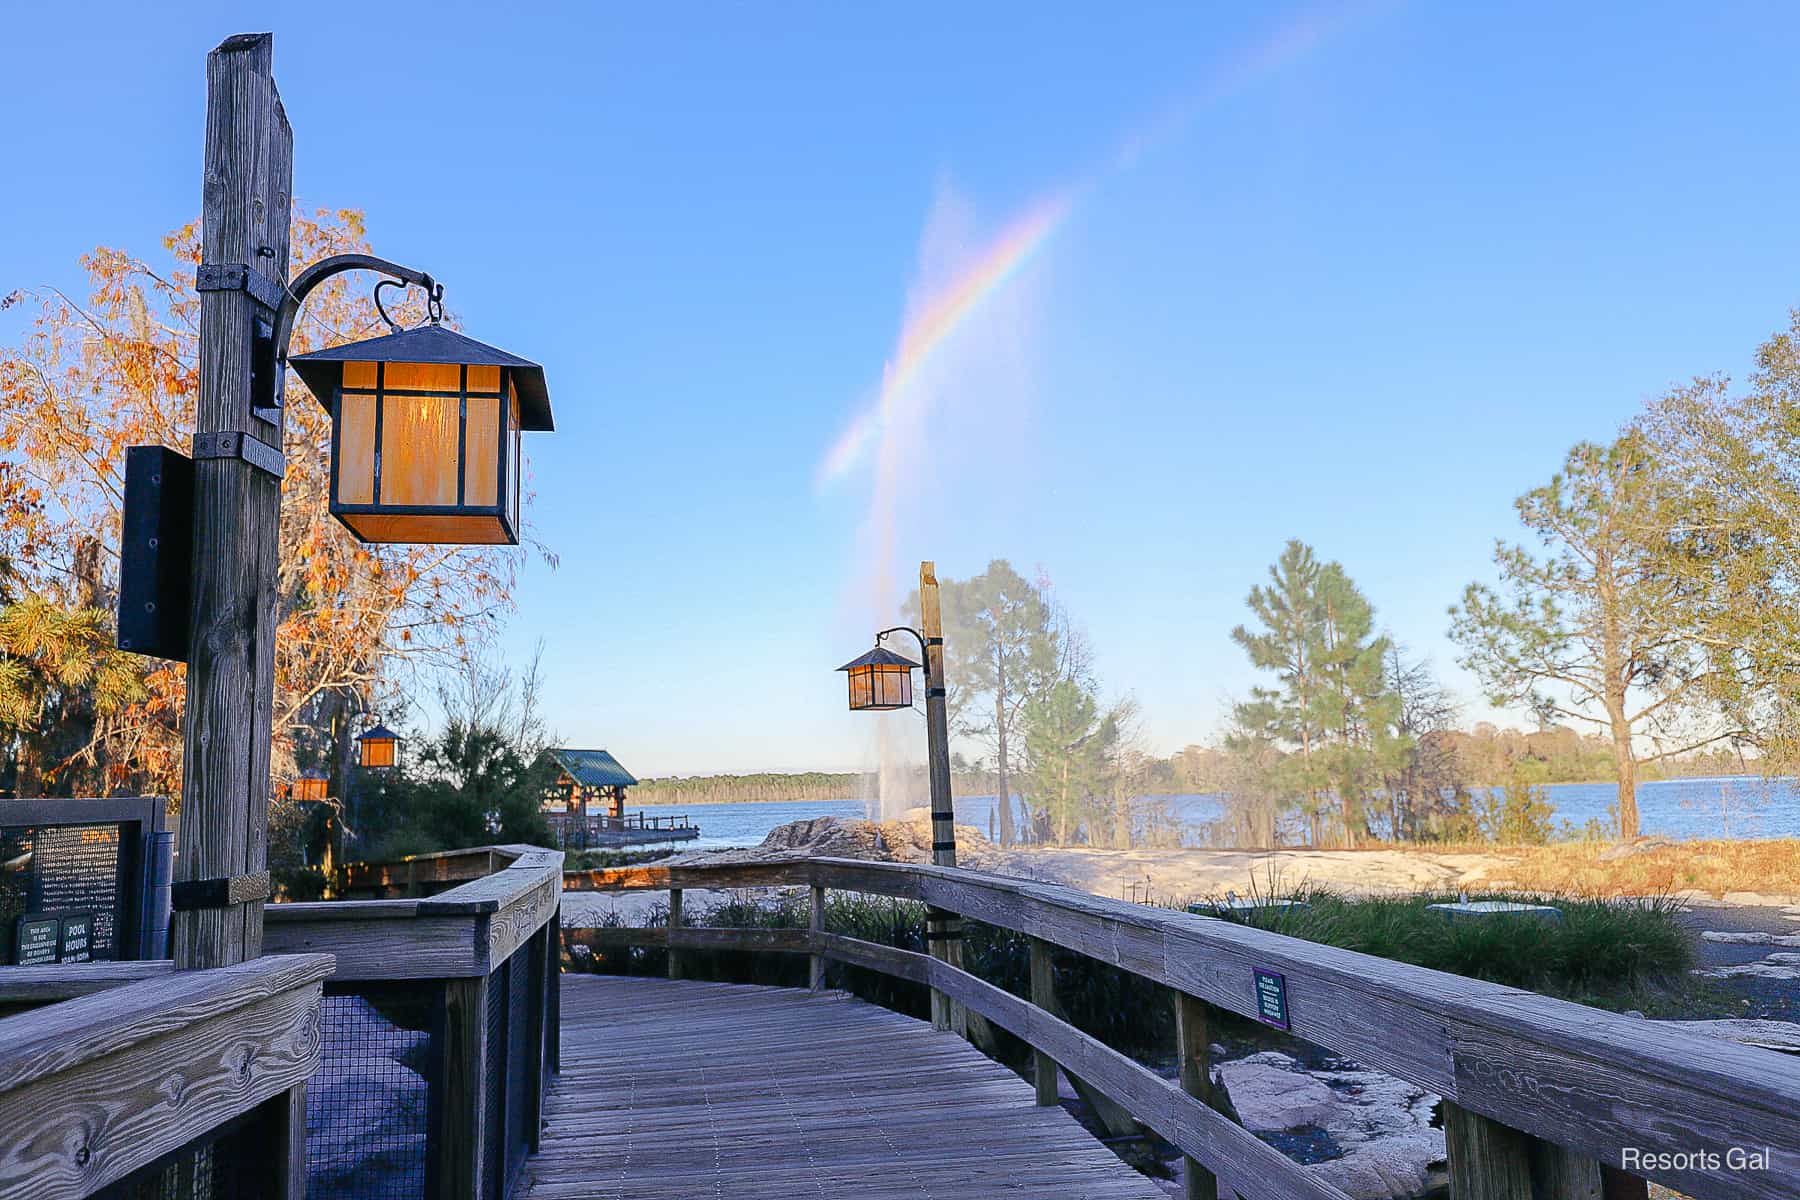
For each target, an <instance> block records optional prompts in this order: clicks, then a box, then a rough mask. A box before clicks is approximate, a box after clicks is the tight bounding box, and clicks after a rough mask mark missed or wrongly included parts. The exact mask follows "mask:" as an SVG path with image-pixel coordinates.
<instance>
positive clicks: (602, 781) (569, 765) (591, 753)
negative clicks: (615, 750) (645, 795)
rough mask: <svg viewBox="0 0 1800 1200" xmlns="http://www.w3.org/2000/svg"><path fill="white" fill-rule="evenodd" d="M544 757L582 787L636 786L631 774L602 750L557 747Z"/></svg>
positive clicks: (545, 752)
mask: <svg viewBox="0 0 1800 1200" xmlns="http://www.w3.org/2000/svg"><path fill="white" fill-rule="evenodd" d="M544 755H545V757H547V758H549V759H550V761H552V762H554V763H555V764H556V765H557V766H559V767H561V768H562V769H563V770H564V771H565V772H567V773H568V775H569V777H570V778H571V779H573V780H574V781H575V782H576V783H579V784H580V785H581V786H582V787H636V786H637V780H636V779H634V778H633V777H632V774H631V772H630V771H627V770H626V769H625V768H624V766H623V765H622V764H621V763H620V762H619V760H618V759H616V758H614V757H613V756H612V755H610V754H608V753H607V752H606V751H604V750H571V749H569V748H567V747H564V746H557V747H555V748H553V749H549V750H545V751H544Z"/></svg>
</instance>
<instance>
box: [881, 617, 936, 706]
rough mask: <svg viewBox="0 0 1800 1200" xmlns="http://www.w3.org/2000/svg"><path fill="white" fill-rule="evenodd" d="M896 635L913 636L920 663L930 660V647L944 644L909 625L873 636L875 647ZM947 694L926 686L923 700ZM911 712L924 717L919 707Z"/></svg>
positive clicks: (896, 627)
mask: <svg viewBox="0 0 1800 1200" xmlns="http://www.w3.org/2000/svg"><path fill="white" fill-rule="evenodd" d="M896 633H910V634H912V635H913V640H914V641H916V642H918V643H919V660H920V662H921V663H923V662H928V661H929V660H930V657H931V651H930V647H932V646H942V645H943V644H944V639H943V638H941V637H934V638H928V637H926V636H925V635H924V634H922V633H920V632H919V631H918V630H916V629H914V628H913V627H912V626H911V625H896V626H894V627H893V628H892V629H884V630H882V631H881V632H880V633H878V634H876V635H875V644H876V645H877V646H879V645H881V643H882V642H883V641H885V640H886V639H887V638H888V637H889V636H890V635H892V634H896ZM949 694H950V693H949V692H948V691H947V690H946V689H944V688H941V687H929V686H928V687H926V689H925V698H926V699H927V700H936V699H938V698H939V697H943V696H948V695H949ZM913 711H914V712H917V713H919V715H920V716H924V713H923V712H922V711H921V710H920V709H919V707H918V706H917V705H914V706H913Z"/></svg>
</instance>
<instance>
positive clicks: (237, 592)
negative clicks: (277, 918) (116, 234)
mask: <svg viewBox="0 0 1800 1200" xmlns="http://www.w3.org/2000/svg"><path fill="white" fill-rule="evenodd" d="M273 58H274V54H273V39H272V37H271V36H270V35H269V34H266V33H259V34H240V35H238V36H236V37H231V38H227V39H226V40H225V41H224V42H223V43H221V44H220V46H219V48H218V49H216V50H214V51H213V52H212V53H211V54H209V55H208V56H207V59H206V84H207V88H206V174H205V180H204V202H203V212H202V219H201V247H202V258H201V266H200V270H199V280H198V282H199V288H200V391H199V399H198V401H197V403H196V405H195V414H194V460H195V461H194V532H193V544H194V555H193V559H194V568H193V572H194V573H193V591H192V609H191V611H190V614H189V624H188V649H189V658H188V669H187V736H186V745H185V750H184V758H183V762H182V812H181V843H180V845H181V852H180V856H179V858H178V859H177V862H176V868H175V886H176V890H177V892H178V893H179V901H178V903H177V904H176V909H177V911H176V913H175V937H174V942H175V965H176V967H178V968H182V969H189V968H197V967H223V966H229V965H230V964H232V963H236V962H242V961H243V960H244V959H247V958H255V957H256V956H257V955H258V954H260V953H261V952H262V913H263V902H264V900H265V898H266V897H267V895H268V870H267V862H268V846H267V832H268V802H269V737H270V726H271V722H272V721H273V718H274V688H275V624H276V618H277V612H276V592H275V570H276V561H277V550H278V535H279V532H280V530H279V525H280V520H281V477H282V472H283V464H282V457H281V410H280V409H279V408H278V407H276V401H277V399H278V397H279V394H280V388H281V381H280V379H279V377H278V375H277V372H276V367H275V359H274V346H273V332H274V322H275V316H276V311H277V309H278V308H279V306H280V304H281V300H282V297H283V296H284V294H285V291H286V287H287V278H288V207H289V203H288V196H289V191H290V188H291V186H292V178H293V134H292V131H291V130H290V129H289V128H288V123H287V116H286V114H285V113H284V112H283V111H282V107H281V97H280V95H279V94H278V93H277V92H276V90H275V79H274V74H273Z"/></svg>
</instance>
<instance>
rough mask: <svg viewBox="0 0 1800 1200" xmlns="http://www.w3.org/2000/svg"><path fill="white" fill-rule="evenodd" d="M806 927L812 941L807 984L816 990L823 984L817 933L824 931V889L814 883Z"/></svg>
mask: <svg viewBox="0 0 1800 1200" xmlns="http://www.w3.org/2000/svg"><path fill="white" fill-rule="evenodd" d="M806 928H807V930H808V931H809V932H811V934H812V943H813V953H812V960H811V969H810V970H809V971H808V972H807V986H809V987H811V988H812V990H813V991H815V992H816V991H819V990H820V989H822V988H823V987H824V986H825V956H824V955H823V954H820V953H819V935H820V934H821V933H823V932H825V889H824V888H822V887H820V886H819V885H818V884H816V883H815V884H813V886H812V914H811V916H810V917H809V918H808V920H807V923H806Z"/></svg>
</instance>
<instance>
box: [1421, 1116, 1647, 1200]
mask: <svg viewBox="0 0 1800 1200" xmlns="http://www.w3.org/2000/svg"><path fill="white" fill-rule="evenodd" d="M1444 1146H1445V1150H1446V1151H1447V1153H1448V1157H1449V1160H1450V1197H1451V1200H1532V1197H1540V1198H1542V1200H1645V1198H1646V1197H1647V1196H1648V1195H1649V1185H1648V1184H1646V1183H1645V1182H1644V1181H1643V1180H1642V1179H1640V1178H1638V1177H1637V1176H1635V1175H1629V1174H1627V1173H1625V1172H1624V1171H1620V1170H1617V1169H1615V1168H1613V1167H1607V1166H1602V1165H1601V1164H1600V1162H1598V1161H1597V1160H1596V1159H1593V1158H1590V1157H1588V1156H1587V1155H1584V1154H1581V1153H1578V1152H1576V1151H1574V1150H1570V1149H1569V1148H1567V1147H1566V1146H1559V1145H1557V1144H1556V1143H1554V1142H1546V1141H1544V1140H1543V1139H1542V1138H1536V1137H1533V1136H1531V1135H1530V1134H1528V1133H1525V1132H1523V1131H1521V1130H1518V1129H1514V1128H1512V1127H1511V1126H1508V1125H1504V1124H1502V1123H1501V1122H1499V1121H1496V1120H1493V1119H1492V1118H1490V1117H1484V1116H1482V1115H1481V1114H1479V1113H1472V1112H1470V1111H1469V1110H1468V1109H1465V1108H1461V1107H1459V1106H1457V1105H1455V1104H1451V1103H1450V1102H1449V1101H1445V1102H1444Z"/></svg>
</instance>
